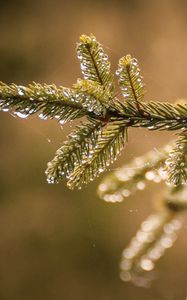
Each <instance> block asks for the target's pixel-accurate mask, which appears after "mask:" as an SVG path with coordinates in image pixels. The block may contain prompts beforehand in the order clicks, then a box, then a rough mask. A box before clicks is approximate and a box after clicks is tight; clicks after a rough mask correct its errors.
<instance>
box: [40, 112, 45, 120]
mask: <svg viewBox="0 0 187 300" xmlns="http://www.w3.org/2000/svg"><path fill="white" fill-rule="evenodd" d="M38 117H39V118H40V119H41V120H47V116H46V115H44V114H43V113H41V114H39V115H38Z"/></svg>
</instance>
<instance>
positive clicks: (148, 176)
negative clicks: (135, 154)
mask: <svg viewBox="0 0 187 300" xmlns="http://www.w3.org/2000/svg"><path fill="white" fill-rule="evenodd" d="M145 178H146V179H147V180H153V179H154V178H155V173H154V172H153V171H148V172H146V174H145Z"/></svg>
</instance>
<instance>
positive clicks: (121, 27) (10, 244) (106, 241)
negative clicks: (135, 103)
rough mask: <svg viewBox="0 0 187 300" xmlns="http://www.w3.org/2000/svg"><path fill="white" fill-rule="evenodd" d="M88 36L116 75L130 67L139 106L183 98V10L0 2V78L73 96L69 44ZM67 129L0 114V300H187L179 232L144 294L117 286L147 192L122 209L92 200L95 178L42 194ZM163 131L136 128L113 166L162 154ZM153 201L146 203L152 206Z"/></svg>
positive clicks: (137, 0) (146, 4)
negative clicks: (137, 78)
mask: <svg viewBox="0 0 187 300" xmlns="http://www.w3.org/2000/svg"><path fill="white" fill-rule="evenodd" d="M90 32H92V33H94V34H95V35H96V37H97V39H98V40H99V41H101V42H102V43H103V44H104V45H105V49H106V51H107V52H108V53H109V55H110V58H111V61H112V66H113V70H115V69H116V66H117V62H118V59H119V58H120V57H121V56H123V55H125V54H127V53H131V54H132V55H134V56H135V57H137V58H138V59H139V61H140V65H141V67H142V72H143V74H144V77H145V82H146V84H147V94H146V98H147V100H150V99H151V100H163V101H165V100H167V101H171V102H172V101H175V99H176V98H182V97H186V96H187V79H186V74H187V1H184V0H176V1H175V0H174V1H172V0H171V1H169V0H123V1H122V0H121V1H120V0H118V1H117V0H116V1H106V0H103V1H99V0H98V1H97V0H96V1H91V0H87V1H86V0H82V1H81V0H79V1H71V0H68V1H57V0H53V1H49V0H38V1H24V0H19V1H18V0H15V1H0V74H1V75H0V80H2V81H5V82H8V83H11V82H15V83H18V84H28V83H29V82H31V81H36V82H41V83H44V82H45V83H56V84H62V85H64V86H71V85H72V83H73V82H75V80H76V78H77V77H79V76H80V70H79V63H78V60H77V58H76V55H75V43H76V42H77V41H78V38H79V36H80V34H82V33H85V34H89V33H90ZM71 127H72V124H71V125H69V124H67V125H66V126H65V127H64V128H60V126H59V125H58V124H57V123H56V122H55V121H41V120H39V119H38V118H37V117H32V118H30V119H29V120H22V119H19V118H14V117H12V116H11V115H9V114H6V113H3V112H2V113H1V114H0V149H1V159H0V196H1V197H0V300H52V299H55V300H62V299H63V300H79V299H81V300H86V299H89V300H96V299H97V300H114V299H115V300H135V299H139V300H158V299H159V300H162V299H163V300H174V299H177V300H185V299H186V296H187V251H186V249H187V238H186V228H187V223H185V225H184V227H183V229H182V231H181V233H180V236H179V239H178V241H177V243H176V244H175V246H174V247H173V248H172V249H170V250H168V251H167V254H166V256H165V257H164V258H162V259H161V261H160V262H159V264H158V266H157V271H158V274H159V276H158V279H157V280H156V281H155V282H154V283H153V285H152V287H151V288H149V289H142V288H137V287H134V286H133V285H131V284H130V283H123V282H121V281H120V279H119V270H118V264H119V260H120V255H121V252H122V249H123V247H124V246H125V245H127V243H128V241H129V240H130V238H131V237H132V236H133V234H134V233H135V231H136V230H137V228H138V226H139V224H140V222H141V221H142V220H143V219H144V218H145V217H146V216H147V215H148V214H149V213H150V212H151V211H152V200H151V199H152V197H153V198H154V199H155V200H156V199H157V197H158V196H159V194H160V192H158V191H159V187H158V186H155V185H151V186H150V187H149V188H148V190H146V191H144V192H140V193H138V194H137V195H136V196H133V197H131V198H129V199H127V200H126V201H125V202H123V203H122V204H107V203H104V202H103V201H102V200H100V199H98V197H97V195H96V187H97V185H98V183H99V182H100V180H101V179H98V180H96V182H95V183H92V184H90V185H89V186H88V187H87V188H85V189H83V190H81V191H73V192H72V191H68V190H67V188H66V186H65V183H63V184H59V185H48V184H47V183H46V180H45V174H44V170H45V167H46V162H47V161H49V160H50V159H51V158H52V157H53V155H54V152H55V150H56V149H57V148H58V147H59V146H60V145H61V142H62V141H63V140H64V138H65V136H66V135H67V133H68V132H69V131H70V130H71ZM171 135H172V134H171V133H164V132H151V133H150V132H148V131H147V130H143V129H141V130H140V129H138V130H137V129H136V130H135V129H133V130H131V131H130V134H129V144H128V146H127V147H126V149H125V151H124V152H123V155H122V157H120V159H119V160H118V162H117V163H116V164H115V165H114V166H112V168H115V167H117V166H120V165H121V164H122V163H123V162H128V161H129V160H130V159H132V158H133V157H134V156H136V155H141V154H142V153H144V152H145V151H147V150H149V149H152V148H154V147H155V148H157V147H159V146H162V145H164V143H165V142H167V141H169V139H170V138H171ZM151 194H152V196H151Z"/></svg>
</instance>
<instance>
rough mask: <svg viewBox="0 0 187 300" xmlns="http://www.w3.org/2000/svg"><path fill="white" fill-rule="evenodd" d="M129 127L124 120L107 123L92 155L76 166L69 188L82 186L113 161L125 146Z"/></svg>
mask: <svg viewBox="0 0 187 300" xmlns="http://www.w3.org/2000/svg"><path fill="white" fill-rule="evenodd" d="M126 133H127V128H126V126H124V125H123V123H122V122H120V121H116V122H113V123H109V124H107V125H106V126H105V127H103V128H102V129H101V131H100V132H99V135H98V138H97V141H96V146H95V148H94V149H93V151H92V153H91V155H90V156H87V157H85V160H83V161H82V164H81V165H79V166H78V167H76V168H75V170H74V171H73V173H72V174H71V176H70V179H69V181H68V186H69V188H71V189H72V188H74V187H78V188H81V187H82V185H83V184H88V183H89V182H90V181H93V180H94V179H95V178H96V177H97V176H98V175H99V174H100V173H102V172H103V171H105V169H106V168H107V167H108V166H109V165H110V164H111V163H113V162H114V161H115V160H116V158H117V156H118V155H119V154H120V152H121V150H122V149H123V147H124V144H125V140H126Z"/></svg>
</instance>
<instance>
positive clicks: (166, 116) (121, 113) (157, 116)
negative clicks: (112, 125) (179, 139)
mask: <svg viewBox="0 0 187 300" xmlns="http://www.w3.org/2000/svg"><path fill="white" fill-rule="evenodd" d="M91 96H92V95H89V94H87V93H86V92H79V93H78V92H77V91H76V89H68V88H63V87H59V88H57V87H56V86H55V85H52V86H51V85H46V84H45V85H41V84H35V83H33V84H31V85H29V86H28V87H23V86H16V85H15V84H14V85H12V84H11V85H6V84H4V83H0V108H1V109H2V110H4V111H7V110H9V109H10V110H15V112H16V113H19V112H20V113H22V114H25V115H26V116H27V117H28V116H29V115H33V114H34V113H38V112H39V111H40V112H43V113H44V118H45V117H46V118H47V117H49V118H51V119H52V118H57V119H59V120H63V118H64V120H63V121H68V120H69V119H74V118H78V117H82V116H84V115H86V116H91V117H93V118H95V119H99V120H101V121H102V120H103V122H105V121H106V119H107V121H116V120H124V123H125V124H126V126H127V127H144V128H148V129H151V130H178V129H187V105H186V104H170V103H163V102H148V103H145V102H141V103H139V107H140V109H141V111H139V108H137V106H136V103H134V102H130V101H126V102H124V103H121V102H119V100H118V99H116V98H115V99H114V100H113V101H112V103H111V105H110V107H108V108H106V106H105V105H104V104H103V103H102V102H99V100H98V99H94V98H93V96H92V97H91ZM86 99H88V100H87V103H86ZM93 100H94V101H95V102H94V103H95V107H97V102H98V104H99V105H100V110H98V109H96V108H95V109H94V105H93V108H92V109H90V106H91V101H93ZM142 112H143V114H142Z"/></svg>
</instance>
